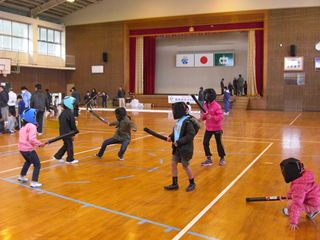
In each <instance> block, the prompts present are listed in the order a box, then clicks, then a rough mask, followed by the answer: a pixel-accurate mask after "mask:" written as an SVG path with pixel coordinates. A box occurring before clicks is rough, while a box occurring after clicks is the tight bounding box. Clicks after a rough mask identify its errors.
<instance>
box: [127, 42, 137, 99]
mask: <svg viewBox="0 0 320 240" xmlns="http://www.w3.org/2000/svg"><path fill="white" fill-rule="evenodd" d="M129 51H130V52H129V58H130V59H129V61H130V63H129V91H130V92H132V93H134V92H135V87H136V38H135V37H131V38H130V46H129Z"/></svg>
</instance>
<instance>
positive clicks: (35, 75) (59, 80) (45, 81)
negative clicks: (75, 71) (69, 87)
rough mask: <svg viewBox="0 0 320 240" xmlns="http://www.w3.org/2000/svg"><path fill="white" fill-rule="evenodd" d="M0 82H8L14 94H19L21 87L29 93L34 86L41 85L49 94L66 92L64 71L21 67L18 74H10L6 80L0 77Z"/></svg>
mask: <svg viewBox="0 0 320 240" xmlns="http://www.w3.org/2000/svg"><path fill="white" fill-rule="evenodd" d="M0 82H9V83H11V86H12V87H13V89H14V91H15V92H20V88H21V87H22V86H26V87H27V88H28V89H29V91H30V92H33V91H34V85H36V84H37V83H40V84H42V88H43V89H46V88H48V89H49V90H50V92H63V93H65V92H66V71H65V70H57V69H44V68H30V67H21V68H20V73H19V74H15V73H12V74H10V75H8V76H7V77H6V78H4V77H3V76H0Z"/></svg>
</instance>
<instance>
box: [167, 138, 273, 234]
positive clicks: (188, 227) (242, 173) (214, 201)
mask: <svg viewBox="0 0 320 240" xmlns="http://www.w3.org/2000/svg"><path fill="white" fill-rule="evenodd" d="M272 144H273V143H269V145H268V146H267V147H266V148H265V149H264V150H263V151H262V152H261V153H260V154H259V155H258V156H257V157H256V158H255V159H254V160H253V161H252V162H251V163H250V164H249V165H248V166H247V167H246V168H245V169H244V170H243V171H242V172H241V173H240V174H239V175H238V176H237V177H236V178H235V179H234V180H233V181H232V182H231V183H230V184H229V185H228V186H227V187H226V188H225V189H224V190H223V191H222V192H221V193H220V194H219V195H218V196H217V197H216V198H215V199H213V200H212V201H211V202H210V203H209V204H208V205H207V206H206V207H205V208H204V209H203V210H202V211H201V212H200V213H199V214H198V215H197V216H196V217H195V218H193V219H192V220H191V222H189V223H188V225H187V226H185V227H184V228H183V229H182V230H181V231H180V232H179V233H178V234H177V235H176V236H175V237H174V238H172V240H178V239H180V238H181V237H182V236H183V235H184V234H186V233H187V232H188V231H189V230H190V228H191V227H192V226H193V225H194V224H196V223H197V222H198V221H199V219H200V218H201V217H202V216H203V215H204V214H206V212H208V211H209V210H210V208H211V207H212V206H213V205H214V204H215V203H216V202H217V201H218V200H219V199H220V198H222V196H223V195H224V194H225V193H226V192H227V191H229V189H230V188H231V187H232V186H233V185H234V184H235V183H236V182H237V181H238V180H239V179H240V178H241V177H242V176H243V175H244V174H245V173H246V172H247V171H248V170H249V169H250V168H251V167H252V166H253V164H255V163H256V161H258V159H259V158H260V157H261V156H262V155H263V154H264V153H265V152H266V151H267V150H268V149H269V148H270V147H271V146H272Z"/></svg>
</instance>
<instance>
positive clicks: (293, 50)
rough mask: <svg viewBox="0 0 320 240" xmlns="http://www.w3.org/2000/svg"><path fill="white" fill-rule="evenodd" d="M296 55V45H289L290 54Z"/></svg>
mask: <svg viewBox="0 0 320 240" xmlns="http://www.w3.org/2000/svg"><path fill="white" fill-rule="evenodd" d="M296 55H297V47H296V45H290V56H291V57H295V56H296Z"/></svg>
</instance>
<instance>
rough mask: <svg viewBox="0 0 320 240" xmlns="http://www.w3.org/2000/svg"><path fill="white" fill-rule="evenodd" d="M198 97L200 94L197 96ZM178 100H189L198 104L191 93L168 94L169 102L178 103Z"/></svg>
mask: <svg viewBox="0 0 320 240" xmlns="http://www.w3.org/2000/svg"><path fill="white" fill-rule="evenodd" d="M196 98H197V99H198V96H196ZM176 102H185V103H187V102H189V103H190V104H196V102H195V101H194V100H193V98H192V97H191V96H190V95H184V96H183V95H182V96H168V103H176Z"/></svg>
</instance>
